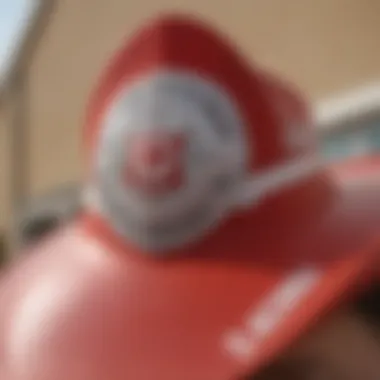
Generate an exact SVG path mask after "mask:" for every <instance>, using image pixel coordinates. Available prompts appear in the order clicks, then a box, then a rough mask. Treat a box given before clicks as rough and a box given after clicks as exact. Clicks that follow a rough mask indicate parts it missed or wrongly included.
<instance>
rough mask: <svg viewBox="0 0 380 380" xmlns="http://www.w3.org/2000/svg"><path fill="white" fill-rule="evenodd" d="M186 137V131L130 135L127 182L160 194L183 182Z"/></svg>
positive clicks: (147, 191) (126, 172)
mask: <svg viewBox="0 0 380 380" xmlns="http://www.w3.org/2000/svg"><path fill="white" fill-rule="evenodd" d="M185 145H186V138H185V136H184V134H183V133H168V132H166V133H164V132H160V133H159V132H150V133H148V132H146V133H143V132H142V133H136V134H135V135H133V136H130V137H129V138H128V146H127V151H126V157H125V159H126V165H125V181H126V184H127V185H128V186H130V187H132V188H134V189H136V190H137V191H139V192H141V193H145V194H148V195H151V196H158V195H164V194H167V193H170V192H172V191H174V190H177V189H178V188H179V187H180V186H181V185H182V184H183V177H184V166H185V162H184V158H185V157H184V153H185Z"/></svg>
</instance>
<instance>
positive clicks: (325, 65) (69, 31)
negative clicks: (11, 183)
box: [0, 0, 380, 194]
mask: <svg viewBox="0 0 380 380" xmlns="http://www.w3.org/2000/svg"><path fill="white" fill-rule="evenodd" d="M173 7H175V9H176V10H186V11H189V12H192V13H199V14H201V15H202V16H203V17H204V18H205V19H208V20H210V21H212V22H213V23H214V24H215V25H216V26H218V27H220V28H222V29H223V30H224V31H225V32H227V33H228V34H230V36H231V37H232V38H234V39H235V40H236V41H238V42H239V43H240V45H241V46H242V47H243V49H244V50H245V52H246V55H247V57H248V59H250V60H256V61H258V62H260V63H261V64H263V65H266V66H268V67H270V68H272V69H274V70H276V71H278V72H279V73H280V74H283V75H285V76H286V77H287V78H289V79H291V80H293V81H295V82H297V83H298V84H299V85H300V86H301V88H303V89H304V90H305V92H306V93H307V94H308V95H309V96H310V97H311V98H312V99H314V100H317V99H320V98H322V97H324V96H326V95H328V94H330V93H333V92H337V91H339V90H344V89H346V88H351V87H352V86H355V85H359V84H363V83H365V82H368V81H371V80H373V79H375V78H378V77H380V49H378V36H379V35H380V23H379V16H378V15H379V14H380V1H378V0H318V1H315V0H287V1H284V0H254V1H253V0H239V1H236V2H232V1H231V0H206V1H205V0H191V1H189V0H155V1H152V0H139V1H138V2H135V1H125V0H109V1H108V2H104V0H80V1H78V0H61V1H58V5H57V7H56V10H55V13H54V15H53V17H52V18H51V22H50V25H49V27H48V29H47V30H46V33H45V34H44V36H43V39H42V41H41V43H40V44H39V47H38V51H37V53H36V54H35V56H34V59H33V61H32V62H30V65H29V77H30V79H29V102H30V103H29V108H30V116H29V120H30V127H31V130H32V134H31V141H30V142H31V153H32V154H31V161H30V169H31V178H32V183H31V188H30V191H31V193H32V194H38V193H41V192H42V191H44V190H46V189H49V188H52V187H55V186H57V185H60V184H63V183H66V182H67V181H72V180H77V179H79V178H80V177H81V165H80V163H81V149H80V144H81V122H82V115H83V111H84V108H85V104H86V100H87V96H88V94H89V91H90V89H91V88H92V86H93V84H94V82H95V80H96V77H97V74H98V73H99V71H100V69H101V68H102V67H103V65H104V64H105V63H106V61H107V59H108V57H109V55H110V54H111V53H112V52H113V51H114V49H115V48H116V47H117V46H119V45H120V43H121V41H122V39H123V38H124V37H125V36H127V35H130V33H132V31H133V30H134V29H135V27H136V26H138V24H139V23H140V22H141V21H142V20H143V19H146V17H148V16H151V15H152V14H154V13H155V12H156V11H159V10H165V9H173ZM0 150H1V149H0Z"/></svg>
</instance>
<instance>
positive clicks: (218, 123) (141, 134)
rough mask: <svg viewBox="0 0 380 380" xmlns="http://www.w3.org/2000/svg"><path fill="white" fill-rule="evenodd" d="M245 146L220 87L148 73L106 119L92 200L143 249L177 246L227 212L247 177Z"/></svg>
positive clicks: (193, 78)
mask: <svg viewBox="0 0 380 380" xmlns="http://www.w3.org/2000/svg"><path fill="white" fill-rule="evenodd" d="M246 145H247V141H246V138H245V133H244V127H243V123H242V120H241V118H240V115H239V113H238V111H237V108H236V107H235V106H234V102H233V99H231V98H230V97H229V96H228V95H227V93H226V92H225V91H223V89H221V88H220V87H219V86H218V85H216V84H214V83H211V82H209V81H207V80H206V79H204V78H203V77H201V76H199V75H196V74H189V73H184V72H172V71H170V72H168V71H165V72H159V73H155V74H152V75H151V76H149V77H146V78H144V79H143V80H140V81H138V82H136V83H134V84H132V85H128V86H126V87H125V88H124V89H122V90H121V91H120V93H119V94H118V96H117V98H116V99H115V101H114V102H113V104H112V105H111V107H110V110H109V112H108V114H107V115H106V116H105V119H104V121H103V128H102V131H101V136H100V141H99V144H98V147H97V152H98V153H97V161H96V168H95V179H94V183H93V186H94V189H93V191H94V192H95V193H96V199H97V200H96V202H97V204H98V207H99V208H100V210H101V212H102V213H103V214H104V215H105V216H106V218H107V219H108V221H109V222H110V223H111V225H112V226H113V227H114V228H115V229H117V231H118V232H119V233H120V234H121V235H122V236H124V237H125V238H126V239H128V240H129V241H132V242H133V243H135V244H137V245H138V246H140V247H141V248H143V249H146V250H148V251H152V252H157V253H158V254H159V253H160V252H161V251H163V250H167V249H170V248H177V247H178V246H180V245H182V244H185V243H187V242H189V241H192V240H197V239H198V238H200V237H202V236H203V235H204V234H205V233H206V232H207V231H208V230H209V229H210V228H211V227H213V226H216V225H217V224H218V223H219V221H220V220H221V219H222V218H224V216H225V214H226V213H228V212H229V211H230V208H231V202H230V201H229V199H230V198H231V196H232V194H235V193H236V192H237V187H238V186H239V185H240V184H241V182H242V181H243V179H245V178H246V175H247V162H248V157H247V155H248V148H247V146H246ZM251 151H252V147H250V152H251Z"/></svg>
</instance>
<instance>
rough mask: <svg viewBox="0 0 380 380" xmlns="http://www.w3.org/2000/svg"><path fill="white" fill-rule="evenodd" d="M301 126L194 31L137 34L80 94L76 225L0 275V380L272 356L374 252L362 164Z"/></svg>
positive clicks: (280, 93)
mask: <svg viewBox="0 0 380 380" xmlns="http://www.w3.org/2000/svg"><path fill="white" fill-rule="evenodd" d="M311 124H312V123H311V120H310V118H309V115H308V111H307V109H306V106H305V105H304V104H303V101H302V100H301V98H300V96H299V95H298V94H297V93H296V91H295V90H293V89H291V88H290V87H289V86H288V85H287V84H284V83H282V82H280V81H279V80H278V79H276V78H273V77H270V76H269V75H267V74H266V73H264V72H263V71H261V70H260V69H256V68H253V69H252V68H251V67H249V66H248V65H247V63H246V62H245V60H244V58H242V57H241V55H240V54H239V53H238V52H237V49H236V48H235V47H233V46H232V45H231V44H229V43H228V42H226V39H225V38H224V37H221V36H219V35H218V34H217V33H215V32H214V31H213V30H211V29H209V28H208V27H207V26H205V25H203V24H202V23H200V22H198V21H194V20H192V19H189V18H186V17H178V16H165V17H161V18H159V19H158V20H156V21H154V22H151V23H149V24H148V25H147V26H146V27H145V28H143V29H142V30H141V31H140V32H139V33H138V34H137V35H135V36H134V37H133V38H132V40H130V41H128V43H127V44H126V46H125V47H124V48H123V49H122V50H121V51H120V52H119V53H118V54H117V56H116V57H115V59H114V60H113V61H112V62H111V63H110V65H109V67H108V68H107V70H106V71H105V73H104V75H103V77H102V79H101V81H100V85H99V87H98V88H97V89H96V91H95V93H94V96H93V98H92V100H91V103H90V107H89V113H88V120H87V125H86V132H85V136H86V152H87V157H88V160H87V162H88V173H89V174H88V187H87V190H86V196H85V201H86V206H85V212H84V215H83V217H81V218H79V219H78V220H77V221H75V222H74V223H73V224H72V225H70V226H68V227H65V228H64V229H62V230H59V231H58V232H57V233H56V234H55V235H54V236H52V237H51V238H49V239H48V240H47V241H45V242H43V243H42V244H41V245H39V246H38V247H35V248H34V249H33V252H32V253H30V254H29V255H28V257H27V258H26V259H23V262H21V263H18V264H16V265H15V266H13V267H12V268H11V269H10V270H9V271H8V272H7V273H6V274H5V275H4V277H3V280H2V283H1V287H0V310H1V312H0V374H1V376H0V377H1V379H2V380H16V379H17V380H27V379H28V380H30V379H38V380H68V379H70V380H83V379H91V380H110V379H112V380H129V379H131V380H151V379H153V378H154V379H157V380H179V379H180V380H231V379H238V377H239V376H240V375H242V374H244V373H248V372H254V371H257V370H259V369H260V367H261V366H263V365H264V364H266V363H267V362H268V360H272V359H273V358H274V357H276V355H279V354H280V353H281V352H282V350H284V349H285V348H286V347H287V346H288V345H289V344H291V343H292V342H293V341H294V340H296V339H297V338H298V337H299V336H300V335H301V334H303V333H304V332H305V331H306V330H307V329H308V328H309V327H310V326H312V325H313V324H314V323H315V321H316V319H317V318H319V317H321V316H322V315H324V314H325V313H326V312H328V311H329V309H330V308H331V307H334V306H335V305H336V304H337V303H340V302H342V301H343V300H345V299H346V297H348V296H349V295H350V294H351V293H352V292H354V291H355V290H356V289H357V287H358V286H359V285H362V283H363V281H364V280H366V281H367V280H368V279H369V278H371V277H372V276H373V275H374V272H375V271H374V264H375V263H376V260H377V258H376V253H377V250H378V249H379V245H380V241H379V232H380V202H379V201H380V199H379V198H380V195H379V194H380V192H379V191H380V181H379V182H377V178H376V176H375V174H374V173H375V172H376V169H377V165H374V164H373V161H371V162H372V164H371V167H372V168H373V170H371V171H370V170H366V171H365V172H364V173H365V176H364V175H363V176H360V175H359V174H356V175H351V174H350V171H351V172H352V170H357V169H358V168H359V169H360V167H358V166H357V165H356V164H355V165H354V166H353V167H352V169H350V165H351V164H350V163H346V164H344V165H342V166H340V167H334V168H331V167H326V166H325V165H324V164H323V162H322V160H321V159H320V157H319V155H318V153H317V147H316V141H315V137H314V134H313V131H312V127H311ZM364 165H365V164H364ZM358 173H359V171H358Z"/></svg>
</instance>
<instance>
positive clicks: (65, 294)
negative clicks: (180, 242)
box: [0, 179, 380, 380]
mask: <svg viewBox="0 0 380 380" xmlns="http://www.w3.org/2000/svg"><path fill="white" fill-rule="evenodd" d="M340 181H341V179H336V182H337V184H338V185H339V196H337V197H335V200H334V202H333V203H332V204H331V205H330V206H329V208H328V210H325V211H324V216H323V218H319V219H318V221H314V222H313V224H312V225H310V226H309V227H310V229H309V233H307V234H306V236H307V239H301V243H300V239H298V240H297V239H295V238H294V241H289V242H288V244H286V245H285V246H284V247H283V249H285V250H287V251H289V253H291V252H292V251H294V250H300V249H302V250H310V251H315V250H318V251H320V252H324V254H326V252H333V251H334V252H335V253H336V252H337V253H338V255H337V256H336V258H335V259H334V260H332V261H329V260H327V261H324V262H323V264H319V265H317V264H313V263H304V265H302V266H298V267H294V266H289V265H280V264H279V265H276V266H273V265H269V264H267V263H257V262H256V263H254V262H251V263H249V262H247V261H244V260H236V261H229V260H223V259H220V258H218V257H217V256H215V257H214V256H208V259H204V258H202V257H201V256H199V257H198V256H197V257H190V256H189V257H187V258H184V259H182V260H149V259H146V258H143V257H139V256H138V255H135V254H132V253H130V254H128V253H127V252H124V251H123V252H122V251H120V252H116V251H113V250H112V249H110V247H109V246H107V245H105V244H104V241H100V240H98V239H97V238H96V237H94V235H93V233H94V226H93V225H89V224H88V220H87V219H86V222H85V223H84V224H83V221H80V222H79V223H75V224H74V225H72V226H70V227H69V228H67V229H65V230H64V231H60V232H59V233H58V234H56V235H55V236H54V237H52V238H51V239H50V240H49V241H46V242H45V243H44V244H43V245H42V246H39V247H36V248H35V249H34V252H32V253H30V255H31V256H29V258H28V259H27V260H26V262H25V263H24V264H23V265H21V267H20V266H16V268H14V269H13V270H11V271H10V273H9V274H8V275H6V276H5V279H6V281H4V282H3V283H2V292H3V293H2V294H5V293H7V294H8V296H6V297H2V298H1V301H0V308H1V310H9V309H12V312H10V313H6V316H5V317H2V318H1V319H0V321H1V323H2V324H3V325H4V323H5V324H7V323H9V324H10V326H11V329H8V331H7V332H6V334H5V335H6V336H5V338H2V339H5V340H3V342H1V345H3V346H4V345H5V347H1V348H2V349H4V352H7V349H10V348H9V347H8V348H7V346H6V344H8V343H9V342H10V341H11V337H12V339H13V341H14V339H16V338H17V339H18V343H17V344H18V347H19V354H20V355H22V356H23V360H24V362H23V363H24V364H23V365H26V366H28V365H29V366H32V367H33V368H34V369H36V368H37V367H38V366H40V367H41V368H40V370H41V373H44V372H43V371H44V368H45V367H46V363H49V368H54V371H55V372H56V373H61V374H63V375H64V376H65V378H76V376H77V375H78V373H77V371H80V373H83V374H86V376H85V377H88V376H87V374H91V378H92V379H94V380H98V379H99V380H100V379H103V377H101V376H106V377H107V378H113V379H121V378H122V377H123V376H124V378H130V379H134V380H148V379H152V378H155V379H158V380H164V379H165V380H178V379H181V380H195V379H196V380H231V379H234V378H235V377H236V378H238V376H239V375H241V374H242V373H244V372H246V371H248V370H250V371H254V370H258V369H259V367H260V366H262V365H264V364H265V363H267V362H268V360H271V359H273V358H274V357H276V355H279V354H280V353H281V352H282V350H284V349H285V348H286V347H287V346H289V345H290V344H291V343H293V342H294V341H295V340H296V339H297V338H298V337H300V336H301V335H302V333H303V332H305V331H306V329H308V328H309V327H311V326H312V325H314V323H316V319H317V318H319V317H321V316H322V315H324V314H325V313H326V312H327V311H328V310H330V308H332V307H334V306H335V305H336V304H337V303H339V302H341V301H342V300H343V299H344V297H346V296H347V295H348V294H350V292H351V291H353V290H355V289H356V285H359V284H360V283H361V282H362V280H364V279H367V278H369V277H371V276H372V273H373V272H374V269H376V268H375V267H376V266H375V263H376V262H377V257H376V256H377V255H376V253H377V250H378V249H379V247H380V239H379V238H380V235H379V233H380V202H378V199H379V195H378V194H379V191H380V181H379V182H378V184H377V185H374V182H373V181H368V182H367V183H364V182H363V183H361V184H360V186H359V185H358V184H357V183H356V182H355V183H354V182H352V183H350V184H344V185H343V184H340V183H338V182H340ZM304 231H306V229H305V230H304ZM252 249H254V247H252ZM42 270H43V271H42ZM16 289H17V290H16ZM300 289H302V290H301V291H300ZM15 292H16V293H17V295H16V296H15ZM12 294H13V296H11V295H12ZM12 297H13V298H12ZM15 297H16V298H15ZM15 305H16V306H15ZM23 316H25V318H23ZM4 318H5V320H4ZM20 331H21V332H23V334H22V335H19V336H17V337H16V335H17V334H19V332H20ZM52 342H54V345H52ZM1 345H0V346H1ZM9 355H10V353H8V354H6V355H5V358H7V357H9ZM19 358H20V357H19ZM75 363H77V364H75ZM78 363H80V366H78ZM45 369H46V368H45ZM58 378H59V379H61V378H60V377H58Z"/></svg>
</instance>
